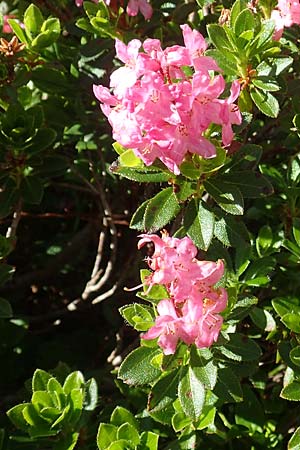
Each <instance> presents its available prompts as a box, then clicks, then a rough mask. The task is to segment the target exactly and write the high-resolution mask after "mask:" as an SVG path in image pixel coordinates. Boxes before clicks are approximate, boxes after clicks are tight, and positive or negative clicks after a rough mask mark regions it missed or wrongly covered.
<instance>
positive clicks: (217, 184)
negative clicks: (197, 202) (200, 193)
mask: <svg viewBox="0 0 300 450" xmlns="http://www.w3.org/2000/svg"><path fill="white" fill-rule="evenodd" d="M204 187H205V189H206V191H207V192H208V194H209V195H211V196H212V197H213V199H214V200H215V202H216V203H217V204H218V205H219V206H220V207H221V208H222V209H224V211H226V212H228V213H229V214H234V215H242V214H243V213H244V200H243V197H242V194H241V191H240V190H239V189H238V188H237V187H235V186H233V185H232V184H230V183H225V182H222V180H215V179H214V180H212V179H210V180H207V181H205V182H204Z"/></svg>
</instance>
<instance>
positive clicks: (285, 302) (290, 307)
mask: <svg viewBox="0 0 300 450" xmlns="http://www.w3.org/2000/svg"><path fill="white" fill-rule="evenodd" d="M272 305H273V308H274V309H275V311H276V312H277V314H278V315H279V316H281V317H283V316H284V315H285V314H287V313H297V314H300V301H299V298H297V297H290V296H287V297H276V298H274V299H273V300H272Z"/></svg>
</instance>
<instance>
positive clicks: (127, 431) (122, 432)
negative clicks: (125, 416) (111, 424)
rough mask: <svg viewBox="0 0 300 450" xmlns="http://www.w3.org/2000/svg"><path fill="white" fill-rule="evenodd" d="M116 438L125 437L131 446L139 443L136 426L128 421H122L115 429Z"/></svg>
mask: <svg viewBox="0 0 300 450" xmlns="http://www.w3.org/2000/svg"><path fill="white" fill-rule="evenodd" d="M117 439H126V440H127V441H129V442H130V443H131V444H132V445H133V446H136V445H138V444H139V443H140V437H139V433H138V432H137V430H136V428H135V427H134V426H133V425H131V424H130V423H123V424H122V425H121V426H120V427H119V428H118V431H117Z"/></svg>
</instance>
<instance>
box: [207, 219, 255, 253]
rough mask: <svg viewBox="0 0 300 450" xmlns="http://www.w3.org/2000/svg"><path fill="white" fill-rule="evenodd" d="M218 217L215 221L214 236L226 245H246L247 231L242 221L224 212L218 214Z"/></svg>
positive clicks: (247, 239)
mask: <svg viewBox="0 0 300 450" xmlns="http://www.w3.org/2000/svg"><path fill="white" fill-rule="evenodd" d="M222 215H223V217H222ZM219 217H221V219H220V220H216V221H215V227H214V235H215V237H216V238H217V239H218V240H219V241H220V242H222V244H223V245H225V246H228V247H240V246H247V244H246V243H247V242H248V241H249V233H248V230H247V228H246V227H245V225H244V223H243V222H241V221H240V220H239V219H238V218H236V217H232V216H227V215H225V214H219Z"/></svg>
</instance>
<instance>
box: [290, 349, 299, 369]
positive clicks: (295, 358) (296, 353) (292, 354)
mask: <svg viewBox="0 0 300 450" xmlns="http://www.w3.org/2000/svg"><path fill="white" fill-rule="evenodd" d="M290 358H291V360H292V362H293V363H294V364H295V365H296V366H300V345H297V347H294V348H293V349H292V350H291V351H290Z"/></svg>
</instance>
